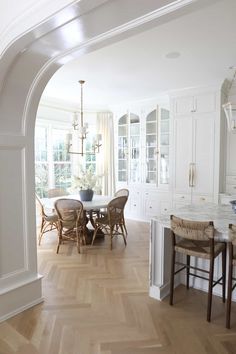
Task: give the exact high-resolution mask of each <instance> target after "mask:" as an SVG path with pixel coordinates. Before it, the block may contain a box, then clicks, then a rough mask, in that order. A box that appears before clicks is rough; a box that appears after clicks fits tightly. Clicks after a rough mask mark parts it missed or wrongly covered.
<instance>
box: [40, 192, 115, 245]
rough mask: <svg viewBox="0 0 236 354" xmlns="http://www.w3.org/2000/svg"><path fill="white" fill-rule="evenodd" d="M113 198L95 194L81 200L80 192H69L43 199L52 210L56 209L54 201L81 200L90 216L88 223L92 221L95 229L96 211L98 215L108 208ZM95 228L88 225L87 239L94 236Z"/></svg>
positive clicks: (100, 234)
mask: <svg viewBox="0 0 236 354" xmlns="http://www.w3.org/2000/svg"><path fill="white" fill-rule="evenodd" d="M113 198H114V197H113V196H106V195H98V194H95V195H94V196H93V199H92V200H91V201H81V200H80V196H79V194H69V195H65V196H59V197H53V198H42V199H41V201H42V203H43V206H44V208H45V210H50V211H51V212H54V211H55V208H54V203H55V202H56V201H57V200H58V199H75V200H79V201H81V203H82V204H83V208H84V211H85V212H86V215H87V217H88V223H89V222H90V223H91V225H92V227H93V229H94V228H95V222H94V213H95V214H97V216H98V215H99V211H100V209H105V208H107V206H108V204H109V202H110V201H111V200H112V199H113ZM93 229H90V228H88V227H87V240H90V239H91V237H92V235H91V234H92V233H93ZM99 236H100V237H103V236H104V234H103V232H99V233H98V237H99Z"/></svg>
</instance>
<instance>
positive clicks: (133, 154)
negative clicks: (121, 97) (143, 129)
mask: <svg viewBox="0 0 236 354" xmlns="http://www.w3.org/2000/svg"><path fill="white" fill-rule="evenodd" d="M129 121H130V182H134V183H135V182H139V181H140V177H141V176H140V117H139V116H138V115H136V114H134V113H130V116H129Z"/></svg>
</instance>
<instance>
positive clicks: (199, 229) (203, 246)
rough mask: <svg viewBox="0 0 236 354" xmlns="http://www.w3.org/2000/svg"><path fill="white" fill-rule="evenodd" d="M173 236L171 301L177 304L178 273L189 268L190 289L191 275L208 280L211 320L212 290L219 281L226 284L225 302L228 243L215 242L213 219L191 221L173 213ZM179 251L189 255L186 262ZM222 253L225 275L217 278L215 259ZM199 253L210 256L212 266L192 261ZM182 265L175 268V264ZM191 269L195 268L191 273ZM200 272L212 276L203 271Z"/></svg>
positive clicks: (223, 272) (208, 307) (209, 319)
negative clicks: (199, 266)
mask: <svg viewBox="0 0 236 354" xmlns="http://www.w3.org/2000/svg"><path fill="white" fill-rule="evenodd" d="M176 236H178V239H176ZM171 237H172V262H171V276H170V305H173V294H174V276H175V274H177V273H179V272H180V271H182V270H184V269H186V271H187V278H186V286H187V289H189V276H190V275H191V276H195V277H198V278H201V279H205V280H208V305H207V321H208V322H210V321H211V307H212V290H213V287H214V286H215V285H216V284H222V286H223V287H222V297H223V302H225V277H226V243H225V242H215V240H214V225H213V222H211V221H209V222H207V221H206V222H200V221H190V220H184V219H181V218H178V217H176V216H173V215H171ZM176 253H180V254H182V255H186V263H182V262H177V261H176V259H175V258H176ZM220 254H221V255H222V276H221V277H220V278H219V279H218V280H216V281H214V279H213V277H214V260H215V258H216V257H217V256H218V255H220ZM191 256H194V257H198V258H203V259H208V260H209V270H205V269H201V268H198V267H195V266H192V265H191V262H190V257H191ZM176 264H177V265H180V266H181V268H179V269H178V270H175V265H176ZM191 269H194V270H195V272H194V273H191ZM198 272H201V273H204V274H207V275H208V276H205V277H204V276H202V275H199V273H198Z"/></svg>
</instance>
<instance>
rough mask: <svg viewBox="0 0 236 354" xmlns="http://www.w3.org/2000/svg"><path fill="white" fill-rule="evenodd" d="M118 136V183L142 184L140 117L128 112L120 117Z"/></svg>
mask: <svg viewBox="0 0 236 354" xmlns="http://www.w3.org/2000/svg"><path fill="white" fill-rule="evenodd" d="M117 134H118V136H117V138H118V144H117V182H120V183H128V182H131V183H137V182H140V180H141V173H140V167H141V162H140V158H141V156H140V150H141V142H140V116H139V115H138V114H135V113H132V112H128V113H125V114H123V115H122V116H121V117H119V118H118V121H117Z"/></svg>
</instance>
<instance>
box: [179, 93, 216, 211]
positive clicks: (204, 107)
mask: <svg viewBox="0 0 236 354" xmlns="http://www.w3.org/2000/svg"><path fill="white" fill-rule="evenodd" d="M220 111H221V109H220V97H219V94H218V92H217V91H211V92H203V93H200V94H198V93H197V92H195V94H188V95H184V96H177V97H173V98H172V119H173V139H172V142H173V147H172V151H173V153H172V190H173V206H174V207H177V206H178V205H182V204H188V203H189V204H191V203H205V202H216V203H217V202H218V194H219V178H220V168H221V166H220Z"/></svg>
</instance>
